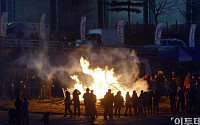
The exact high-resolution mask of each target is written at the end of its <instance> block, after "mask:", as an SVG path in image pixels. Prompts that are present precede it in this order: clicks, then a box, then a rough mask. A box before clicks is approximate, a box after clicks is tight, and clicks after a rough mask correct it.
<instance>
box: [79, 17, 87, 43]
mask: <svg viewBox="0 0 200 125" xmlns="http://www.w3.org/2000/svg"><path fill="white" fill-rule="evenodd" d="M85 26H86V17H84V16H82V18H81V24H80V34H81V40H83V41H84V40H85Z"/></svg>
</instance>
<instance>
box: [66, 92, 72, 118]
mask: <svg viewBox="0 0 200 125" xmlns="http://www.w3.org/2000/svg"><path fill="white" fill-rule="evenodd" d="M64 101H65V115H64V117H66V116H67V111H69V113H70V114H71V117H72V115H73V114H72V110H71V109H70V104H71V99H70V93H69V91H66V92H65V100H64Z"/></svg>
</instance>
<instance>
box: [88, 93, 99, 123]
mask: <svg viewBox="0 0 200 125" xmlns="http://www.w3.org/2000/svg"><path fill="white" fill-rule="evenodd" d="M89 96H90V97H89V98H90V100H89V104H88V105H89V113H88V114H89V117H90V121H91V123H92V124H94V120H95V116H97V110H96V101H97V97H96V95H95V94H94V93H93V90H91V93H90V95H89Z"/></svg>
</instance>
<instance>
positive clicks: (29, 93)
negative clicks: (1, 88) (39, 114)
mask: <svg viewBox="0 0 200 125" xmlns="http://www.w3.org/2000/svg"><path fill="white" fill-rule="evenodd" d="M24 84H25V86H26V94H25V97H27V98H28V99H30V98H31V81H30V79H29V76H28V75H27V76H26V80H25V81H24Z"/></svg>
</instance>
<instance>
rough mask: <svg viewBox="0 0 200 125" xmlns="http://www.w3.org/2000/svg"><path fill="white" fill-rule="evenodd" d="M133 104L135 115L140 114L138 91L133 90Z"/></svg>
mask: <svg viewBox="0 0 200 125" xmlns="http://www.w3.org/2000/svg"><path fill="white" fill-rule="evenodd" d="M131 100H132V105H133V109H134V112H135V116H137V115H138V114H137V113H138V111H137V109H138V105H137V104H138V96H137V93H136V91H133V95H132V99H131Z"/></svg>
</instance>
